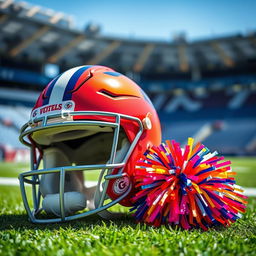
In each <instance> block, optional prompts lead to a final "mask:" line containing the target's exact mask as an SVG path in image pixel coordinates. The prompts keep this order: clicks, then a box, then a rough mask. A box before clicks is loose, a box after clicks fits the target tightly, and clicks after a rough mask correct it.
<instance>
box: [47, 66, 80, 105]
mask: <svg viewBox="0 0 256 256" xmlns="http://www.w3.org/2000/svg"><path fill="white" fill-rule="evenodd" d="M82 67H83V66H79V67H75V68H71V69H69V70H67V71H66V72H64V73H63V74H62V75H61V76H60V77H59V79H58V80H57V82H56V83H55V85H54V86H53V89H52V92H51V95H50V100H49V104H54V103H56V102H62V99H63V96H64V92H65V89H66V87H67V85H68V82H69V80H70V78H71V77H72V76H73V74H74V73H75V72H76V71H77V70H78V69H80V68H82Z"/></svg>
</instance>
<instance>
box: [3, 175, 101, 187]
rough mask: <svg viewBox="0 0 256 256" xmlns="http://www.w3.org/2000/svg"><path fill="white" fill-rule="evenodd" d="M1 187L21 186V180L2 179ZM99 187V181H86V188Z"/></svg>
mask: <svg viewBox="0 0 256 256" xmlns="http://www.w3.org/2000/svg"><path fill="white" fill-rule="evenodd" d="M0 185H6V186H19V185H20V183H19V179H18V178H5V177H0ZM96 185H97V181H86V182H85V186H86V187H88V188H90V187H93V186H96Z"/></svg>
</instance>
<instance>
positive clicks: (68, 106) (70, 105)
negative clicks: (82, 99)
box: [64, 101, 73, 110]
mask: <svg viewBox="0 0 256 256" xmlns="http://www.w3.org/2000/svg"><path fill="white" fill-rule="evenodd" d="M72 107H73V102H72V101H68V102H66V103H65V104H64V109H66V110H70V109H72Z"/></svg>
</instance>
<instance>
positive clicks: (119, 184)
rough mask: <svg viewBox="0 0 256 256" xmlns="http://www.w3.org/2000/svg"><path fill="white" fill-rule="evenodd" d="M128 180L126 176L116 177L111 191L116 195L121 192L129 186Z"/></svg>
mask: <svg viewBox="0 0 256 256" xmlns="http://www.w3.org/2000/svg"><path fill="white" fill-rule="evenodd" d="M129 184H130V181H129V178H128V177H122V178H120V179H116V180H115V182H114V184H113V192H114V193H115V194H117V195H120V194H123V193H124V192H125V191H126V190H127V189H128V187H129Z"/></svg>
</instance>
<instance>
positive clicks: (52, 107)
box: [31, 100, 75, 119]
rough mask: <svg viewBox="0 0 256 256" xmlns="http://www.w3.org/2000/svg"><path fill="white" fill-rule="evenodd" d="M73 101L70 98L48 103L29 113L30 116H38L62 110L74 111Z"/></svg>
mask: <svg viewBox="0 0 256 256" xmlns="http://www.w3.org/2000/svg"><path fill="white" fill-rule="evenodd" d="M74 109H75V103H74V102H73V101H71V100H69V101H63V102H61V103H56V104H49V105H46V106H42V107H39V108H36V109H34V110H33V111H32V113H31V118H32V119H35V118H39V117H43V116H45V115H48V114H61V113H62V112H69V111H74Z"/></svg>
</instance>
